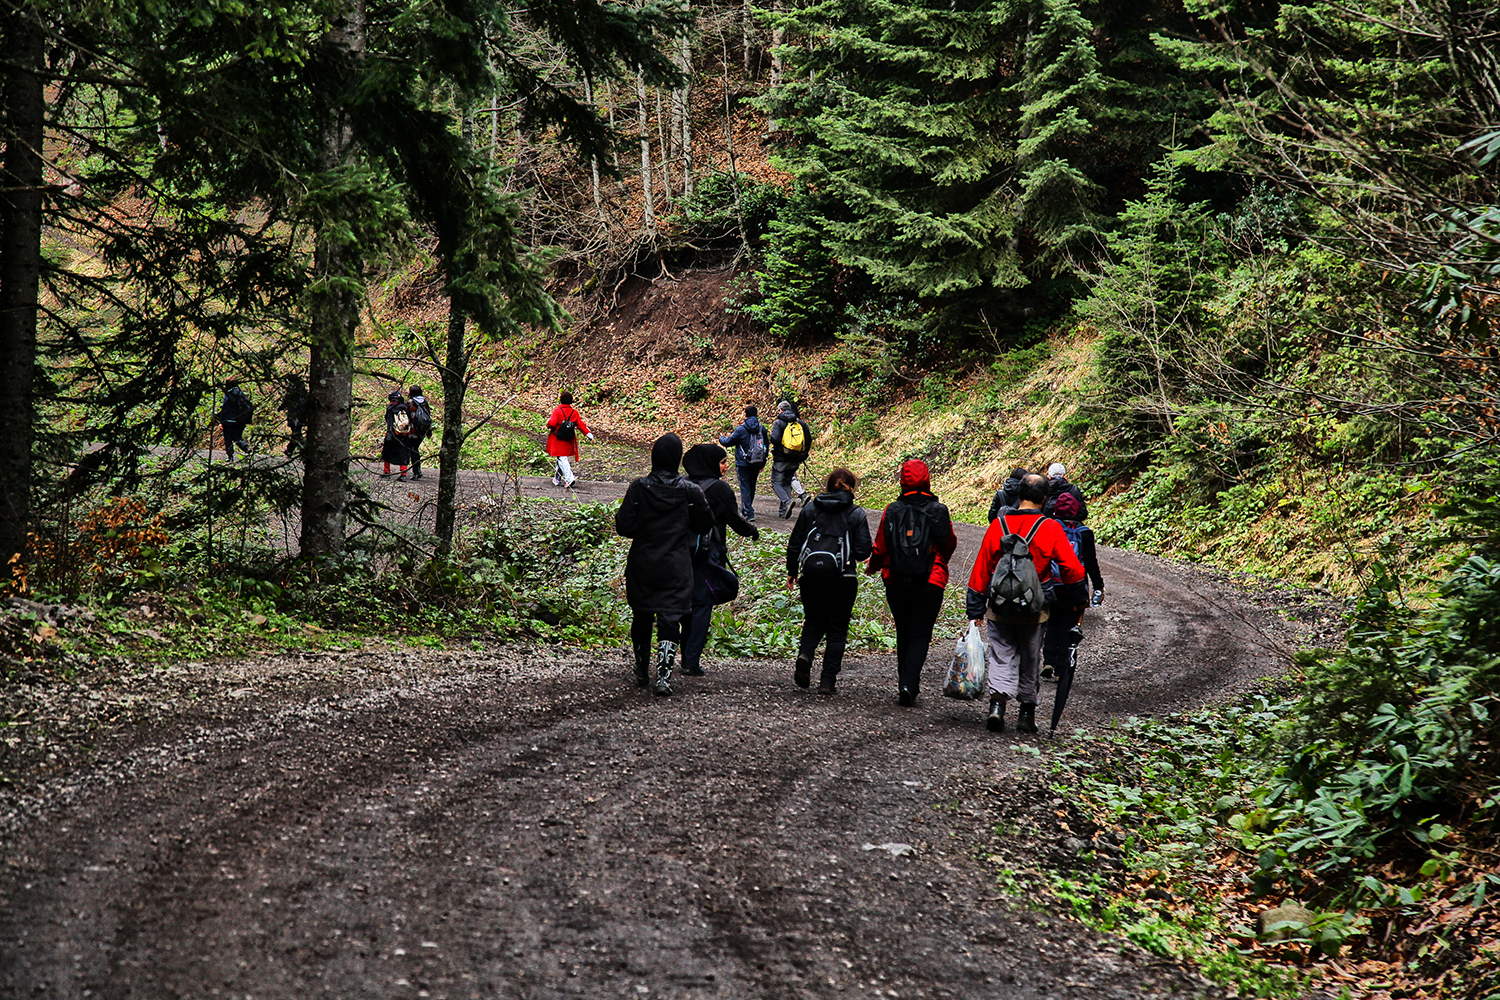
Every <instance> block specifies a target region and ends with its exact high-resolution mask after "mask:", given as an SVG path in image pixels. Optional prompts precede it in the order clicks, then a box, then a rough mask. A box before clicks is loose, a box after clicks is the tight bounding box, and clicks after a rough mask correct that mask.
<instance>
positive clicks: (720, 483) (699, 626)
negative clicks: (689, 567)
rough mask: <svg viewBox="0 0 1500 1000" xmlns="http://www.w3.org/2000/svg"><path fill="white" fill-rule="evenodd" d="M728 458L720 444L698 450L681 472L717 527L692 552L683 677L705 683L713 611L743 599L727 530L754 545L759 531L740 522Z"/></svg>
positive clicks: (685, 461)
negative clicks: (705, 657)
mask: <svg viewBox="0 0 1500 1000" xmlns="http://www.w3.org/2000/svg"><path fill="white" fill-rule="evenodd" d="M728 465H729V455H728V453H727V452H725V451H724V449H723V448H721V447H719V446H718V445H716V444H695V445H693V446H692V447H691V448H689V449H688V453H687V454H686V455H684V456H683V459H682V471H683V472H684V473H685V474H686V476H687V479H688V481H689V482H691V483H692V484H693V485H695V486H697V487H698V488H699V489H701V490H702V491H703V498H704V500H706V501H707V502H708V509H709V511H710V512H711V513H712V514H713V516H714V526H713V528H712V529H711V530H710V531H709V532H708V533H706V534H703V535H699V536H698V538H697V539H696V540H695V543H694V546H693V610H692V613H691V614H690V615H689V616H688V624H687V631H686V634H685V635H684V636H683V640H682V674H683V676H684V677H702V676H703V675H704V673H705V671H704V669H703V662H702V661H703V647H704V646H706V645H708V631H709V627H710V626H711V625H712V624H713V617H714V607H715V606H716V605H719V604H725V603H728V602H729V601H732V600H734V599H735V597H736V596H737V595H738V594H739V590H740V581H739V576H738V575H737V574H736V573H735V572H734V568H733V567H731V566H730V565H729V535H728V532H727V531H726V529H733V531H734V533H735V534H737V535H740V536H743V537H745V538H749V539H752V540H755V541H759V540H760V529H759V528H757V527H756V526H755V525H753V524H751V523H750V522H749V521H747V520H745V518H743V517H741V516H740V512H739V503H738V501H736V500H735V498H734V490H733V489H731V488H730V486H729V484H728V483H726V482H724V473H725V472H727V471H728Z"/></svg>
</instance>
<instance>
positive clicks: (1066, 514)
mask: <svg viewBox="0 0 1500 1000" xmlns="http://www.w3.org/2000/svg"><path fill="white" fill-rule="evenodd" d="M1052 510H1053V512H1054V513H1055V514H1057V516H1058V517H1060V518H1062V519H1063V520H1064V521H1076V520H1078V515H1079V514H1081V513H1082V512H1083V510H1082V508H1080V507H1079V506H1078V498H1077V497H1075V496H1074V495H1073V494H1071V493H1059V494H1058V495H1057V500H1056V501H1055V502H1054V503H1053V505H1052Z"/></svg>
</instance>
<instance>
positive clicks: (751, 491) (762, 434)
mask: <svg viewBox="0 0 1500 1000" xmlns="http://www.w3.org/2000/svg"><path fill="white" fill-rule="evenodd" d="M719 444H721V445H723V446H724V447H726V448H728V447H729V446H731V445H733V446H734V471H735V476H736V478H737V479H738V480H739V484H740V516H741V517H743V518H744V519H745V520H747V521H753V520H755V483H756V481H757V480H758V479H760V473H761V470H762V469H764V468H765V467H766V458H767V457H768V456H769V455H770V453H771V435H770V433H769V432H768V431H767V430H766V428H765V426H764V425H763V424H761V422H760V410H759V409H757V408H756V406H755V404H753V403H752V404H750V405H749V406H747V407H745V422H744V423H742V424H740V425H739V426H738V427H736V428H735V429H734V430H732V431H730V432H729V433H728V434H720V435H719Z"/></svg>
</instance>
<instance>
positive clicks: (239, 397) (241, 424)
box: [219, 378, 255, 462]
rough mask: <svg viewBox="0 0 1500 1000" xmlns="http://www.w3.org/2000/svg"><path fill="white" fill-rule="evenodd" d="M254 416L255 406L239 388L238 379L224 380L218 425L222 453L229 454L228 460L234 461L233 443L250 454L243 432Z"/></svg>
mask: <svg viewBox="0 0 1500 1000" xmlns="http://www.w3.org/2000/svg"><path fill="white" fill-rule="evenodd" d="M254 416H255V407H254V405H252V404H251V402H250V399H249V397H248V396H246V395H245V393H244V391H243V390H242V389H241V388H240V380H239V379H234V378H232V379H228V380H226V381H225V382H224V404H223V405H222V406H220V407H219V427H220V428H222V429H223V431H224V453H225V454H226V455H228V456H229V461H231V462H233V461H234V446H235V445H239V446H240V450H241V451H243V452H244V453H245V454H246V455H248V454H250V446H249V445H247V444H245V440H244V433H245V428H246V427H248V426H249V425H250V420H251V419H252V418H253V417H254Z"/></svg>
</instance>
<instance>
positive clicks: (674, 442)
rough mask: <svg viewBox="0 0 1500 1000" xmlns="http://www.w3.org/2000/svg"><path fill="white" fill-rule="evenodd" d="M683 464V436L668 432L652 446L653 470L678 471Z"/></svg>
mask: <svg viewBox="0 0 1500 1000" xmlns="http://www.w3.org/2000/svg"><path fill="white" fill-rule="evenodd" d="M681 464H682V438H680V437H678V436H677V435H676V434H672V433H670V432H669V433H666V434H663V435H662V436H661V437H659V438H657V439H656V443H655V444H653V445H652V446H651V471H652V472H657V471H662V472H676V471H677V466H679V465H681Z"/></svg>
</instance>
